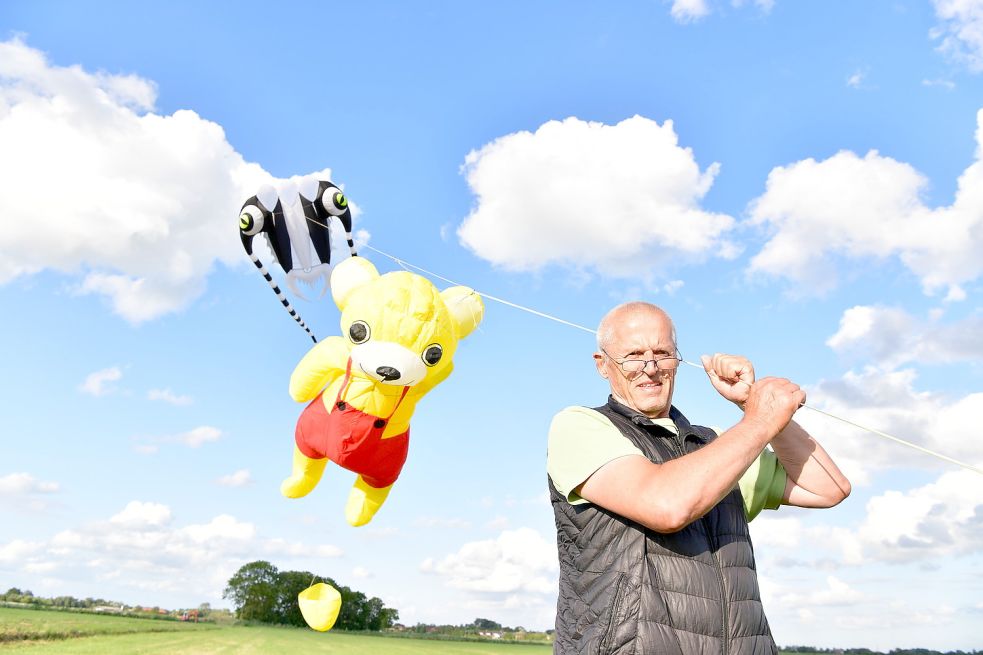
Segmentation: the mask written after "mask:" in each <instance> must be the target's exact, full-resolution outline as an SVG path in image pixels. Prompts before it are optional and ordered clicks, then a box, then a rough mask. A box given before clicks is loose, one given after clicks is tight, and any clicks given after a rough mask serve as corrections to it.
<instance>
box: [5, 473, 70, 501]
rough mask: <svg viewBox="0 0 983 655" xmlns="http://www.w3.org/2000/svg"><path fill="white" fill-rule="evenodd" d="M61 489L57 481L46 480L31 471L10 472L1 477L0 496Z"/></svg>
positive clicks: (46, 492)
mask: <svg viewBox="0 0 983 655" xmlns="http://www.w3.org/2000/svg"><path fill="white" fill-rule="evenodd" d="M60 490H61V486H60V485H59V484H58V483H57V482H44V481H42V480H38V479H37V478H35V477H34V476H33V475H31V474H30V473H10V474H8V475H4V476H2V477H0V498H5V497H6V498H10V497H17V496H27V495H32V494H51V493H56V492H58V491H60Z"/></svg>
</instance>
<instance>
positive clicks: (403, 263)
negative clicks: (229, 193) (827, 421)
mask: <svg viewBox="0 0 983 655" xmlns="http://www.w3.org/2000/svg"><path fill="white" fill-rule="evenodd" d="M307 220H309V221H311V222H313V223H316V222H317V221H314V220H312V219H310V218H308V219H307ZM361 247H362V248H366V249H368V250H371V251H373V252H376V253H379V254H380V255H382V256H383V257H388V258H389V259H391V260H393V261H394V262H396V264H398V265H399V266H401V267H404V268H405V267H406V266H409V267H410V268H414V269H416V270H418V271H420V272H421V273H424V274H426V275H430V276H431V277H435V278H437V279H438V280H442V281H444V282H447V283H448V284H455V285H456V284H460V283H458V282H455V281H454V280H451V279H448V278H446V277H444V276H442V275H438V274H437V273H434V272H433V271H428V270H427V269H425V268H421V267H419V266H416V265H415V264H411V263H409V262H408V261H406V260H404V259H400V258H399V257H396V256H394V255H390V254H389V253H387V252H383V251H381V250H379V249H378V248H373V247H372V246H370V245H368V244H362V246H361ZM474 292H475V293H476V294H478V295H479V296H481V297H482V298H487V299H488V300H493V301H495V302H497V303H501V304H503V305H507V306H509V307H514V308H515V309H518V310H520V311H524V312H528V313H530V314H533V315H535V316H540V317H542V318H545V319H549V320H551V321H555V322H557V323H562V324H563V325H569V326H570V327H573V328H577V329H578V330H583V331H584V332H590V333H591V334H597V330H592V329H591V328H588V327H584V326H583V325H578V324H576V323H571V322H570V321H566V320H564V319H562V318H558V317H556V316H551V315H550V314H546V313H544V312H541V311H538V310H535V309H532V308H531V307H525V306H523V305H518V304H516V303H514V302H509V301H508V300H504V299H502V298H496V297H495V296H492V295H489V294H487V293H482V292H480V291H478V290H477V289H475V290H474ZM681 361H682V362H683V363H684V364H689V365H690V366H692V367H694V368H698V369H700V370H704V369H703V366H701V365H700V364H694V363H693V362H689V361H686V360H685V359H683V360H681ZM802 407H805V408H806V409H811V410H812V411H814V412H817V413H819V414H822V415H824V416H828V417H830V418H834V419H836V420H837V421H841V422H843V423H846V424H847V425H851V426H853V427H855V428H860V429H861V430H866V431H867V432H870V433H871V434H876V435H877V436H879V437H883V438H885V439H890V440H891V441H894V442H895V443H899V444H901V445H903V446H908V447H909V448H912V449H914V450H917V451H919V452H921V453H924V454H926V455H931V456H932V457H936V458H938V459H941V460H943V461H946V462H949V463H951V464H956V465H958V466H961V467H963V468H964V469H968V470H970V471H973V472H975V473H979V474H980V475H983V469H981V468H978V467H976V466H973V465H972V464H967V463H965V462H961V461H959V460H958V459H954V458H952V457H949V456H948V455H943V454H942V453H939V452H936V451H934V450H929V449H928V448H923V447H922V446H919V445H917V444H914V443H911V442H910V441H906V440H904V439H902V438H900V437H896V436H894V435H892V434H888V433H887V432H882V431H881V430H876V429H874V428H871V427H867V426H866V425H861V424H860V423H855V422H854V421H851V420H849V419H845V418H843V417H840V416H837V415H836V414H830V413H829V412H826V411H823V410H821V409H818V408H816V407H813V406H812V405H807V404H803V405H802Z"/></svg>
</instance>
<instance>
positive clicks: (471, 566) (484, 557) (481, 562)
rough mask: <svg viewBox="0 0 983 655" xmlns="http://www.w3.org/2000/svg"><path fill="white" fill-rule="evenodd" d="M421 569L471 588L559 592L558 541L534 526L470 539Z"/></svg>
mask: <svg viewBox="0 0 983 655" xmlns="http://www.w3.org/2000/svg"><path fill="white" fill-rule="evenodd" d="M420 569H421V570H422V571H423V572H425V573H433V574H437V575H440V576H442V577H444V578H446V580H447V584H448V585H450V586H451V587H455V588H458V589H466V590H469V591H479V592H492V593H515V592H520V591H521V592H530V593H537V594H549V593H555V592H556V576H557V570H558V565H557V559H556V543H554V542H553V541H552V540H549V539H546V538H544V537H543V536H542V535H541V534H540V533H538V532H536V531H535V530H532V529H530V528H518V529H516V530H505V531H504V532H502V533H501V534H500V535H499V536H498V537H497V538H495V539H486V540H482V541H472V542H468V543H466V544H464V545H463V546H461V548H460V549H459V550H458V551H457V552H456V553H451V554H449V555H446V556H445V557H443V558H441V559H439V560H435V559H433V558H428V559H426V560H424V561H423V562H422V563H421V565H420Z"/></svg>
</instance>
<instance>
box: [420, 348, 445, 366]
mask: <svg viewBox="0 0 983 655" xmlns="http://www.w3.org/2000/svg"><path fill="white" fill-rule="evenodd" d="M443 356H444V349H443V348H442V347H441V346H440V344H439V343H432V344H430V345H429V346H427V349H426V350H424V351H423V363H424V364H426V365H427V366H436V365H437V362H439V361H440V358H441V357H443Z"/></svg>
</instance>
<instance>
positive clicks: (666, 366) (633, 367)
mask: <svg viewBox="0 0 983 655" xmlns="http://www.w3.org/2000/svg"><path fill="white" fill-rule="evenodd" d="M601 352H602V353H604V354H605V355H607V356H608V359H610V360H611V361H612V362H614V363H615V364H617V365H618V366H620V367H621V370H622V371H624V372H625V373H627V374H628V375H629V379H634V378H637V377H638V376H639V375H641V374H642V371H644V370H645V367H646V366H648V364H649V362H651V363H653V364H655V368H656V369H658V370H660V371H675V370H676V369H677V368H679V362H680V361H682V360H681V359H680V358H679V357H659V358H658V359H622V360H621V361H618V360H617V359H616V358H614V357H612V356H611V355H610V354H609V353H608V351H606V350H604V348H601ZM677 355H678V353H677Z"/></svg>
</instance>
